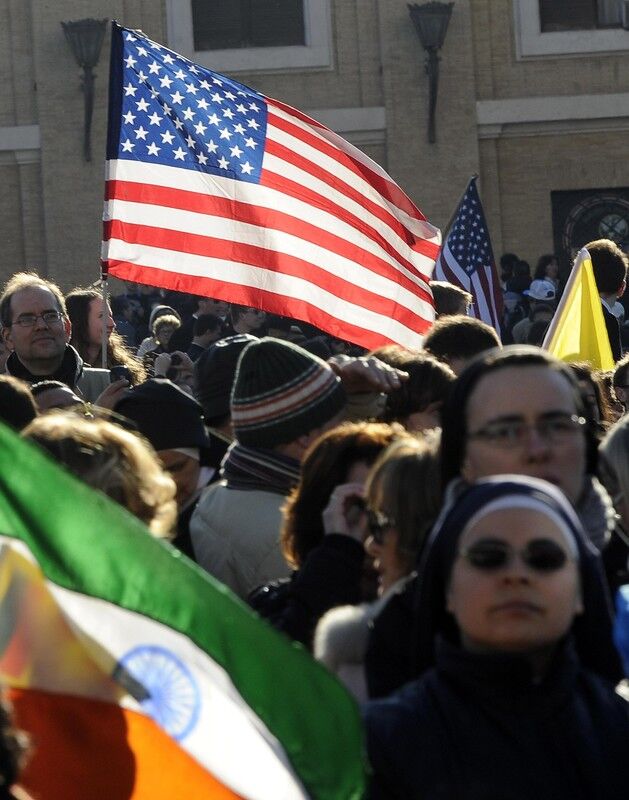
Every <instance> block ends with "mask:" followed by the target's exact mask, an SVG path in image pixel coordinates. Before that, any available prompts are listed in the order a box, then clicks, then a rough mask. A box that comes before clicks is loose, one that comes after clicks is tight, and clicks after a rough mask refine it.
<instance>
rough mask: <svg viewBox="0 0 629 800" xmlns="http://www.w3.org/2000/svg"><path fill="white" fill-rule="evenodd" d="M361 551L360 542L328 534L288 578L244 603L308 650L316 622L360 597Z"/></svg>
mask: <svg viewBox="0 0 629 800" xmlns="http://www.w3.org/2000/svg"><path fill="white" fill-rule="evenodd" d="M364 560H365V550H364V548H363V546H362V544H361V543H360V542H357V541H355V540H354V539H352V538H351V537H349V536H343V535H341V534H336V533H332V534H328V535H327V536H325V537H324V538H323V541H322V542H321V544H320V545H319V546H318V547H315V548H314V549H313V550H311V552H310V553H309V554H308V557H307V558H306V560H305V562H304V564H303V566H302V567H301V569H299V570H297V571H295V572H294V573H293V574H292V576H291V577H290V578H287V579H284V580H280V581H273V582H272V583H270V584H267V585H266V586H262V587H260V588H259V589H256V590H255V591H253V592H252V593H251V594H250V595H249V597H248V598H247V601H248V603H249V605H250V606H251V607H252V608H253V609H255V610H256V611H257V612H258V614H260V615H261V616H262V617H264V618H265V619H266V620H268V622H270V623H271V625H273V627H274V628H277V629H278V630H280V631H283V632H284V633H285V634H287V635H288V636H290V637H291V639H295V640H296V641H298V642H302V644H305V645H306V646H307V647H308V648H309V649H310V648H311V647H312V637H313V634H314V630H315V627H316V625H317V622H318V621H319V619H320V618H321V617H322V616H323V615H324V614H325V612H326V611H329V610H330V609H331V608H335V607H336V606H344V605H354V604H356V603H360V602H362V601H363V600H364V597H363V585H362V578H363V562H364Z"/></svg>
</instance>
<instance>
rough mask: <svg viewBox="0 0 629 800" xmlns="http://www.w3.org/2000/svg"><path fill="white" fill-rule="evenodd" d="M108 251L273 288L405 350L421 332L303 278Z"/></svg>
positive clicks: (117, 243)
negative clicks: (397, 344) (396, 343)
mask: <svg viewBox="0 0 629 800" xmlns="http://www.w3.org/2000/svg"><path fill="white" fill-rule="evenodd" d="M108 250H109V258H110V259H111V260H112V261H114V262H121V263H123V264H134V263H135V265H136V266H137V267H149V268H152V269H156V270H161V271H163V272H165V273H170V274H180V273H183V274H185V275H189V276H192V277H197V278H204V277H207V278H209V279H210V280H212V279H213V280H215V281H221V282H227V281H226V280H225V276H226V275H229V283H231V284H235V285H240V286H247V287H250V288H252V289H260V290H261V291H269V290H268V288H267V287H269V286H271V285H272V286H273V287H274V288H273V291H272V293H273V294H275V295H279V296H280V297H288V298H292V299H295V300H302V301H303V302H305V303H307V304H308V305H310V306H311V307H312V310H313V313H314V312H315V311H317V310H319V309H328V311H327V313H329V314H330V316H332V317H335V318H337V319H339V320H343V321H345V322H346V323H347V324H348V325H350V326H354V327H357V328H363V329H365V330H366V331H374V332H375V333H377V334H379V335H380V336H382V337H383V339H385V340H386V341H391V342H399V343H400V344H402V345H404V346H406V347H415V346H417V341H418V333H417V332H416V331H414V330H412V329H411V328H409V327H407V326H405V325H403V324H402V323H400V322H399V321H398V320H397V319H392V318H390V317H388V316H386V315H384V314H378V313H377V312H375V311H371V310H369V309H367V308H365V307H364V306H362V305H358V304H356V303H352V302H351V301H349V300H347V299H344V298H340V297H338V296H337V295H335V294H333V293H332V292H328V291H326V290H324V289H322V288H321V287H320V286H318V285H317V284H316V283H313V282H311V281H308V280H305V279H303V278H298V277H294V276H291V275H285V274H281V273H276V272H273V271H272V270H267V269H261V268H259V267H252V266H250V265H248V264H244V263H238V262H235V261H229V260H227V259H216V258H210V257H201V256H197V255H191V254H189V253H181V252H174V251H172V250H163V249H160V248H156V247H148V246H146V245H144V246H142V248H141V255H142V258H141V260H138V255H139V251H138V247H137V246H136V245H135V244H133V243H128V242H124V241H122V240H120V239H112V240H110V241H109V248H108ZM217 296H218V295H217Z"/></svg>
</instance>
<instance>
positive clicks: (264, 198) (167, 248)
mask: <svg viewBox="0 0 629 800" xmlns="http://www.w3.org/2000/svg"><path fill="white" fill-rule="evenodd" d="M120 30H121V35H120V38H117V39H116V47H115V48H114V49H113V50H112V52H114V53H120V55H121V59H120V61H118V59H117V58H116V59H113V60H112V78H111V91H112V96H113V99H112V102H111V109H112V111H111V113H110V124H109V139H108V162H107V187H106V205H105V228H104V237H103V238H104V244H103V264H104V265H105V267H106V268H107V269H108V271H109V272H110V273H111V274H112V275H115V276H117V277H122V278H126V279H127V280H135V281H139V282H149V283H150V282H153V283H156V285H159V286H164V287H166V288H173V289H178V290H180V291H194V292H195V293H197V294H209V293H210V292H211V293H212V294H211V295H210V296H215V297H217V298H221V299H224V300H229V301H232V302H239V303H243V302H244V303H245V304H246V305H254V306H258V307H262V308H266V309H267V310H269V311H274V312H276V313H281V314H285V315H287V316H292V317H295V318H297V319H304V320H306V321H310V322H313V323H314V324H315V325H317V326H318V327H320V328H323V329H324V330H327V331H329V332H330V333H333V335H335V336H338V337H340V338H345V339H348V340H350V341H354V342H356V343H358V344H362V345H363V346H367V347H375V346H378V344H379V343H380V344H384V343H387V342H391V341H393V342H399V343H400V344H404V345H406V346H409V347H419V346H420V345H421V340H422V335H423V333H425V331H426V330H427V329H428V328H429V327H430V324H431V322H432V319H433V317H434V311H433V308H432V296H431V292H430V288H429V285H428V283H429V279H430V275H431V273H432V269H433V267H434V259H435V257H436V255H437V253H438V246H439V242H440V234H439V231H438V230H437V229H436V228H434V227H433V226H431V225H430V224H429V223H428V222H427V221H426V220H425V218H424V217H423V215H422V213H421V212H420V211H419V209H417V208H416V207H415V206H414V205H413V203H412V202H411V201H410V200H409V198H408V197H407V196H406V195H405V194H404V193H403V192H402V190H401V189H400V188H399V187H398V186H397V185H396V184H395V183H394V182H393V181H392V180H391V178H389V176H387V175H386V173H385V172H384V170H382V169H381V168H380V167H378V166H377V165H376V164H374V163H373V162H371V161H370V160H369V159H368V158H367V157H366V156H365V155H364V154H361V153H359V151H357V150H356V149H355V148H353V147H352V146H351V145H349V144H348V143H346V142H343V140H341V139H340V137H337V136H336V134H334V133H333V132H331V131H328V130H327V129H326V128H325V127H324V126H321V125H319V124H318V123H316V122H314V121H312V120H309V119H308V118H307V117H306V116H305V115H303V114H301V113H300V112H298V111H296V110H294V109H290V108H289V107H288V106H286V105H284V104H283V103H280V102H277V101H274V100H270V99H267V98H264V97H263V96H261V95H260V94H258V93H256V92H253V91H252V90H250V89H248V88H247V87H245V86H242V85H241V84H238V83H236V82H234V81H231V80H230V79H229V78H226V77H224V76H219V75H216V74H215V73H212V72H211V71H209V70H207V69H205V68H202V67H198V66H196V65H191V63H190V62H189V61H187V60H186V59H183V58H181V57H180V56H178V55H177V54H176V53H172V52H170V51H168V50H167V49H166V48H161V47H160V48H157V49H156V48H155V46H154V43H151V42H150V40H148V39H146V38H145V37H143V35H142V34H139V33H138V32H133V33H129V32H126V31H125V30H124V29H120ZM114 34H115V35H116V37H118V31H117V30H116V29H114ZM148 47H150V48H151V49H152V52H151V54H150V56H147V55H146V52H147V48H148ZM155 52H157V54H158V55H157V56H156V55H155ZM147 58H148V59H153V60H152V61H148V62H147V61H146V60H147ZM191 87H192V89H193V90H195V91H193V92H189V90H190V88H191ZM206 151H207V152H206ZM134 187H135V188H134ZM139 205H143V206H144V208H140V207H139ZM163 209H165V210H163ZM226 243H229V245H230V246H229V247H227V245H226Z"/></svg>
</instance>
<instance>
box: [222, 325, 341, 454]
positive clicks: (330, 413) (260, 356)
mask: <svg viewBox="0 0 629 800" xmlns="http://www.w3.org/2000/svg"><path fill="white" fill-rule="evenodd" d="M345 403H346V398H345V391H344V389H343V387H342V385H341V380H340V378H339V377H338V376H337V375H335V373H334V372H333V370H332V369H331V367H330V366H329V365H328V364H326V363H325V361H322V360H321V359H320V358H317V356H314V355H312V354H311V353H308V352H306V350H304V349H303V348H301V347H299V346H297V345H295V344H291V343H290V342H284V341H282V340H280V339H273V338H271V337H269V336H267V337H265V338H263V339H258V340H256V341H255V342H251V344H248V345H247V347H246V348H245V349H244V350H243V352H242V355H241V356H240V359H239V361H238V369H237V372H236V380H235V381H234V389H233V392H232V399H231V412H232V424H233V426H234V433H235V436H236V439H237V440H238V441H239V442H240V444H244V445H248V446H251V447H265V448H272V447H275V446H276V445H278V444H286V443H288V442H292V441H294V440H295V439H297V438H298V437H299V436H303V435H304V434H307V433H310V431H312V430H314V429H315V428H318V427H320V426H321V425H324V424H325V423H326V422H329V421H330V420H331V419H332V418H333V417H334V416H336V415H337V414H338V413H339V412H340V411H342V409H343V408H344V407H345Z"/></svg>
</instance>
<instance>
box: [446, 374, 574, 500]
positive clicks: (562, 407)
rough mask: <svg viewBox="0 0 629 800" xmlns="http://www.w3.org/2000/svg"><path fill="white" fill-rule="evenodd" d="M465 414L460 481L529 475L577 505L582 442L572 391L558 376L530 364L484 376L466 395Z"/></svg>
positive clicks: (562, 378)
mask: <svg viewBox="0 0 629 800" xmlns="http://www.w3.org/2000/svg"><path fill="white" fill-rule="evenodd" d="M462 413H463V411H462ZM465 413H466V414H467V442H466V448H465V459H464V461H463V468H462V470H461V474H462V476H463V478H465V480H467V481H468V482H470V483H471V482H473V481H475V480H477V479H478V478H483V477H486V476H488V475H504V474H507V473H513V474H517V475H529V476H531V477H534V478H543V479H544V480H547V481H549V482H550V483H554V484H555V485H556V486H558V487H559V488H560V489H561V490H562V491H563V492H564V494H565V495H566V496H567V498H568V499H569V500H570V502H571V503H572V504H575V503H576V502H577V500H578V499H579V496H580V494H581V491H582V489H583V481H584V476H585V466H586V441H585V435H584V429H583V426H582V425H580V424H579V423H578V422H577V421H575V420H576V415H577V409H576V405H575V398H574V394H573V390H572V387H571V386H570V384H569V383H568V381H567V380H566V379H565V378H564V376H563V375H562V374H561V373H560V372H557V371H555V370H553V369H550V368H547V367H543V366H534V365H530V366H517V367H516V366H514V367H504V368H503V369H497V370H495V371H494V372H490V373H488V374H487V375H485V376H484V377H482V378H481V379H480V380H479V382H478V384H477V385H476V387H475V388H474V390H473V391H472V393H471V394H470V397H469V399H468V402H467V409H466V412H465Z"/></svg>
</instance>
